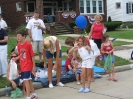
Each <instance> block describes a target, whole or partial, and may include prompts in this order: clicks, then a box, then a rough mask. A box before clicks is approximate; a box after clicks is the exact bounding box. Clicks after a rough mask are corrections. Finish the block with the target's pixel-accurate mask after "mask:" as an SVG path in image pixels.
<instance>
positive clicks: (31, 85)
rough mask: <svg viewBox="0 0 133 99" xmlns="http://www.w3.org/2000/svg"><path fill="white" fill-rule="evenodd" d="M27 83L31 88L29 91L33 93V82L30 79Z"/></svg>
mask: <svg viewBox="0 0 133 99" xmlns="http://www.w3.org/2000/svg"><path fill="white" fill-rule="evenodd" d="M29 83H30V90H31V93H34V92H35V90H34V86H33V84H32V81H31V80H30V81H29Z"/></svg>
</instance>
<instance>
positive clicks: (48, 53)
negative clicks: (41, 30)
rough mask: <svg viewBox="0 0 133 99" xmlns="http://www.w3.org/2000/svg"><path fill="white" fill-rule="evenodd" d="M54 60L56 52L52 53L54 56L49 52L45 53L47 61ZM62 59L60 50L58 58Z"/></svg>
mask: <svg viewBox="0 0 133 99" xmlns="http://www.w3.org/2000/svg"><path fill="white" fill-rule="evenodd" d="M53 57H54V58H56V52H54V54H51V53H50V51H46V58H47V59H49V58H53ZM61 57H62V51H61V50H60V55H59V58H61Z"/></svg>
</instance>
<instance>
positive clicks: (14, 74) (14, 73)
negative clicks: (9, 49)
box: [9, 60, 19, 80]
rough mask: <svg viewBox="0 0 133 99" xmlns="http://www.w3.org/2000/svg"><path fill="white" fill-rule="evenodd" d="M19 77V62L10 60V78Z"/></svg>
mask: <svg viewBox="0 0 133 99" xmlns="http://www.w3.org/2000/svg"><path fill="white" fill-rule="evenodd" d="M18 77H19V74H18V69H17V64H16V63H15V62H14V61H13V60H11V61H10V73H9V79H10V80H14V79H16V78H18Z"/></svg>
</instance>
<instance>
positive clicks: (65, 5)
mask: <svg viewBox="0 0 133 99" xmlns="http://www.w3.org/2000/svg"><path fill="white" fill-rule="evenodd" d="M66 10H67V11H71V10H72V1H71V0H64V1H62V11H66Z"/></svg>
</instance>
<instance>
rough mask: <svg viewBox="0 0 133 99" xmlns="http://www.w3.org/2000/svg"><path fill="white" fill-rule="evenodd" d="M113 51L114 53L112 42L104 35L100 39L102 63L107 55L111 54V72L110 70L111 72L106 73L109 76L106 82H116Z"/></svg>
mask: <svg viewBox="0 0 133 99" xmlns="http://www.w3.org/2000/svg"><path fill="white" fill-rule="evenodd" d="M113 51H114V46H113V44H112V42H111V41H110V40H109V35H108V34H106V33H105V34H104V35H103V37H102V45H101V52H102V54H103V55H104V56H103V59H104V62H105V60H106V58H107V56H108V54H109V53H111V56H112V67H113V70H112V72H108V74H109V77H108V80H113V81H117V79H116V77H115V70H114V63H115V58H114V54H113ZM111 74H112V75H111Z"/></svg>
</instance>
